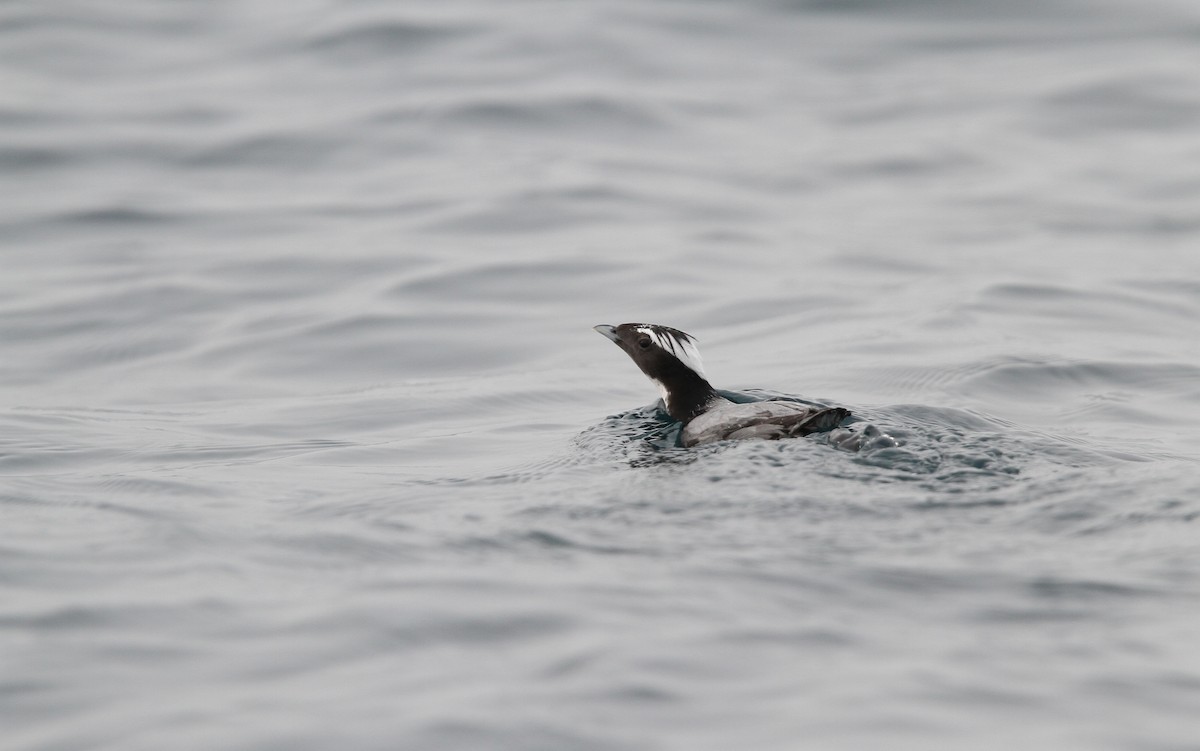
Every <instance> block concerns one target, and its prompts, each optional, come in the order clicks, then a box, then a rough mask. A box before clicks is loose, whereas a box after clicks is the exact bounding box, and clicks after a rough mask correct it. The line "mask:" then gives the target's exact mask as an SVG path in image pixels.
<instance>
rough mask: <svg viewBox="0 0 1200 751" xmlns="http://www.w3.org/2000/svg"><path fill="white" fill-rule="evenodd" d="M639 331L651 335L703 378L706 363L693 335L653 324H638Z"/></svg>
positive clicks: (656, 341) (704, 376)
mask: <svg viewBox="0 0 1200 751" xmlns="http://www.w3.org/2000/svg"><path fill="white" fill-rule="evenodd" d="M637 330H638V333H640V334H645V335H646V336H648V337H650V338H651V339H652V340H653V341H654V343H655V344H657V345H658V346H659V347H662V348H663V349H665V350H666V351H668V352H670V353H671V354H673V355H675V357H677V358H679V361H680V362H681V363H683V364H684V365H686V366H688V367H689V368H691V369H692V370H694V371H695V372H696V374H697V375H699V376H700V377H701V378H704V379H706V380H707V378H708V376H706V375H704V363H702V362H701V361H700V350H699V349H697V348H696V342H695V340H693V339H692V337H691V336H689V335H687V334H685V333H683V332H682V331H680V332H678V333H676V332H674V331H667V330H665V329H661V328H657V327H653V326H638V329H637Z"/></svg>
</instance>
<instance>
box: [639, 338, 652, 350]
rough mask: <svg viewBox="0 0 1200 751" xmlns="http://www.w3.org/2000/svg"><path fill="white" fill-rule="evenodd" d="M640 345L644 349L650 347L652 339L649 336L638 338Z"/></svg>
mask: <svg viewBox="0 0 1200 751" xmlns="http://www.w3.org/2000/svg"><path fill="white" fill-rule="evenodd" d="M638 346H639V347H641V348H642V349H650V340H649V339H648V338H646V339H638Z"/></svg>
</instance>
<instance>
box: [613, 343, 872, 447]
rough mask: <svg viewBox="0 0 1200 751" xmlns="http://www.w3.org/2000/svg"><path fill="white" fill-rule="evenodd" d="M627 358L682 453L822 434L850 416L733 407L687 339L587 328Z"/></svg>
mask: <svg viewBox="0 0 1200 751" xmlns="http://www.w3.org/2000/svg"><path fill="white" fill-rule="evenodd" d="M593 328H594V329H595V330H596V331H598V332H599V333H601V334H603V335H604V336H606V337H608V338H609V339H610V340H612V342H613V343H614V344H616V345H617V346H618V347H620V348H621V349H622V350H624V352H625V354H627V355H629V357H630V359H632V360H633V362H634V364H635V365H637V366H638V368H640V369H641V371H642V372H643V373H645V374H646V375H647V376H648V377H649V378H650V380H652V381H654V382H655V383H656V384H657V385H658V389H659V392H660V393H661V394H662V400H663V406H664V407H665V409H666V411H667V414H669V415H670V416H671V418H672V419H674V420H678V421H679V422H680V423H681V424H682V426H683V429H682V431H681V432H680V442H681V443H682V444H683V446H684V447H685V448H690V447H692V446H699V445H701V444H706V443H714V442H716V441H724V440H743V439H755V438H757V439H764V440H778V439H781V438H792V437H798V436H805V435H809V434H811V433H822V432H826V431H830V430H833V429H834V428H837V427H838V426H839V425H840V424H841V423H842V421H844V420H846V419H847V418H848V417H850V411H849V410H847V409H845V408H843V407H823V406H817V405H810V404H801V403H799V402H790V401H758V402H749V403H738V402H734V401H731V400H730V399H727V398H725V397H724V396H722V395H721V394H720V393H718V392H717V390H716V389H714V388H713V386H712V384H711V383H709V381H708V377H707V376H706V375H705V373H704V365H703V363H702V362H701V360H700V350H699V349H698V348H697V347H696V339H695V337H693V336H692V335H690V334H687V333H684V332H683V331H680V330H679V329H674V328H671V327H670V326H661V325H659V324H653V323H622V324H621V325H619V326H610V325H608V324H601V325H599V326H594V327H593Z"/></svg>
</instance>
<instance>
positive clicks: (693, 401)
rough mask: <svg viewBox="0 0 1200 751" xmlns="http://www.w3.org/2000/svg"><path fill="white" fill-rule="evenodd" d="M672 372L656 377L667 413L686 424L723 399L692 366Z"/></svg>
mask: <svg viewBox="0 0 1200 751" xmlns="http://www.w3.org/2000/svg"><path fill="white" fill-rule="evenodd" d="M683 370H684V371H686V372H676V373H671V374H669V375H668V377H666V378H664V379H658V378H655V379H654V381H655V382H656V383H657V384H658V389H659V391H660V392H661V394H662V398H663V404H664V405H665V406H666V409H667V414H669V415H670V416H671V417H672V418H674V419H676V420H678V421H680V422H682V423H684V424H685V425H686V424H687V423H688V422H689V421H690V420H692V418H694V417H696V415H699V414H702V413H704V412H706V411H708V409H709V407H710V406H711V405H712V403H713V401H714V400H719V399H721V396H720V395H719V394H717V391H716V389H714V388H713V387H712V384H710V383H709V382H708V381H706V380H705V379H704V378H703V377H702V376H700V375H699V374H697V373H696V372H695V371H693V370H691V369H690V368H684V369H683Z"/></svg>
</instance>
